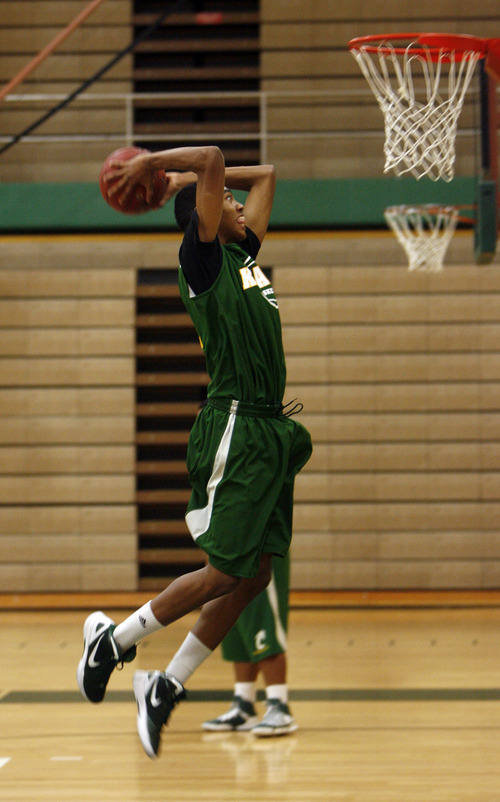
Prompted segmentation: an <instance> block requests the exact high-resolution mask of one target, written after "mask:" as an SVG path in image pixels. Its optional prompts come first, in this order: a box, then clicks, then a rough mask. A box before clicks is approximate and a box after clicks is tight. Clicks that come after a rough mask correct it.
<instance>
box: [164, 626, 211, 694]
mask: <svg viewBox="0 0 500 802" xmlns="http://www.w3.org/2000/svg"><path fill="white" fill-rule="evenodd" d="M211 654H212V649H209V648H208V646H205V644H204V643H202V642H201V640H199V638H197V637H196V635H193V633H192V632H188V634H187V635H186V639H185V640H184V643H183V644H182V646H181V647H180V649H179V651H178V652H176V654H174V656H173V658H172V660H171V661H170V663H169V664H168V666H167V668H166V670H165V671H166V673H167V674H170V675H171V676H172V677H175V679H176V680H178V681H179V682H181V683H182V684H183V685H184V683H185V682H186V680H187V679H189V677H190V676H191V674H192V673H193V672H194V671H196V669H197V668H198V666H200V665H201V664H202V663H203V661H204V660H206V659H207V657H210V655H211Z"/></svg>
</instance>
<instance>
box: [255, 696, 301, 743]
mask: <svg viewBox="0 0 500 802" xmlns="http://www.w3.org/2000/svg"><path fill="white" fill-rule="evenodd" d="M266 705H267V710H266V712H265V713H264V715H263V717H262V721H260V722H259V723H258V724H257V726H255V727H254V728H253V729H252V734H253V735H256V736H257V737H258V738H268V737H269V736H270V735H288V733H290V732H295V730H296V729H298V727H297V724H296V723H295V720H294V718H293V716H292V715H291V713H290V710H289V708H288V705H286V704H285V703H284V702H280V700H279V699H268V700H267V702H266Z"/></svg>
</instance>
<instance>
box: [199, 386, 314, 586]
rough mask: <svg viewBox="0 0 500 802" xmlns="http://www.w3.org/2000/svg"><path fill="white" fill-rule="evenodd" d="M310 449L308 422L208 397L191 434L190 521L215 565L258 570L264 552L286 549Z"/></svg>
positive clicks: (234, 572)
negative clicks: (299, 475) (297, 486)
mask: <svg viewBox="0 0 500 802" xmlns="http://www.w3.org/2000/svg"><path fill="white" fill-rule="evenodd" d="M219 401H220V403H218V402H219ZM227 410H230V411H227ZM242 413H243V414H242ZM311 452H312V446H311V437H310V435H309V432H308V431H307V429H305V428H304V427H303V426H302V425H301V424H300V423H297V422H296V421H294V420H292V419H291V418H287V417H285V416H283V415H280V414H277V412H276V408H270V407H257V406H254V405H251V404H242V403H241V402H236V401H233V402H231V401H230V400H227V399H216V400H212V399H209V401H208V404H207V406H205V407H204V408H203V409H202V410H201V412H200V413H199V415H198V417H197V419H196V421H195V423H194V426H193V428H192V430H191V434H190V438H189V444H188V452H187V468H188V471H189V479H190V482H191V486H192V493H191V498H190V500H189V504H188V508H187V513H186V523H187V525H188V528H189V531H190V532H191V535H192V537H193V538H194V539H195V540H196V542H197V544H198V545H199V546H200V548H202V549H203V550H204V551H205V552H206V553H207V555H208V558H209V561H210V563H211V564H212V565H213V566H214V567H215V568H217V569H218V570H220V571H222V572H223V573H225V574H229V575H230V576H238V577H253V576H255V575H256V573H257V571H258V568H259V563H260V555H261V554H263V553H266V552H268V553H270V554H277V555H279V556H281V557H284V555H285V554H286V553H287V551H288V548H289V546H290V540H291V537H292V517H293V486H294V481H295V476H296V474H297V473H298V472H299V471H300V469H301V468H302V467H303V465H305V463H306V462H307V460H308V459H309V457H310V455H311Z"/></svg>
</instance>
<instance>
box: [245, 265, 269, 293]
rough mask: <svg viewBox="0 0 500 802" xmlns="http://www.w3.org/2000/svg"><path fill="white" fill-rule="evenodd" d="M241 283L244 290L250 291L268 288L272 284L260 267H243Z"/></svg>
mask: <svg viewBox="0 0 500 802" xmlns="http://www.w3.org/2000/svg"><path fill="white" fill-rule="evenodd" d="M240 276H241V283H242V284H243V289H244V290H248V289H250V287H260V288H261V289H262V287H268V286H269V284H270V283H271V282H270V281H269V279H268V278H267V276H266V275H265V274H264V273H263V272H262V270H261V269H260V267H259V265H255V264H254V266H253V267H252V268H250V267H242V268H241V269H240Z"/></svg>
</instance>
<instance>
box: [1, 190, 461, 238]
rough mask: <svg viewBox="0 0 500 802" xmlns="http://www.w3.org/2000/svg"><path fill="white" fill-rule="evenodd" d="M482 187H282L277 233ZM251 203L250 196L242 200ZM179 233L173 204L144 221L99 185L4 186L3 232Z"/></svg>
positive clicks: (334, 224) (454, 197) (345, 223)
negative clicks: (116, 204) (107, 197)
mask: <svg viewBox="0 0 500 802" xmlns="http://www.w3.org/2000/svg"><path fill="white" fill-rule="evenodd" d="M475 193H476V180H475V179H474V178H473V177H460V178H455V179H454V180H453V181H451V182H450V183H445V182H443V181H439V182H433V181H430V180H429V179H420V180H419V181H417V180H416V179H411V178H367V179H361V178H353V179H312V180H298V179H297V180H283V181H278V184H277V189H276V198H275V202H274V207H273V213H272V216H271V224H270V225H271V228H275V229H280V228H297V229H300V228H362V227H372V226H373V227H377V226H383V227H385V225H386V224H385V220H384V209H385V208H386V206H390V205H394V204H401V203H405V204H411V203H446V204H452V205H453V204H460V205H462V204H467V205H469V204H472V203H474V200H475ZM237 194H238V195H239V196H240V197H242V198H243V197H244V195H240V193H237ZM160 230H163V231H164V230H176V224H175V220H174V215H173V203H172V202H170V203H169V204H167V206H165V207H164V208H163V209H160V210H158V211H155V212H149V213H148V214H144V215H137V216H130V215H123V214H120V213H119V212H115V211H113V209H111V208H110V207H109V206H107V204H106V203H105V202H104V200H103V199H102V197H101V194H100V192H99V187H98V185H97V182H92V183H53V184H48V183H35V184H29V183H6V184H0V232H3V233H8V232H9V233H11V232H16V233H20V232H44V231H60V232H63V231H110V232H111V231H122V232H123V231H160Z"/></svg>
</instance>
